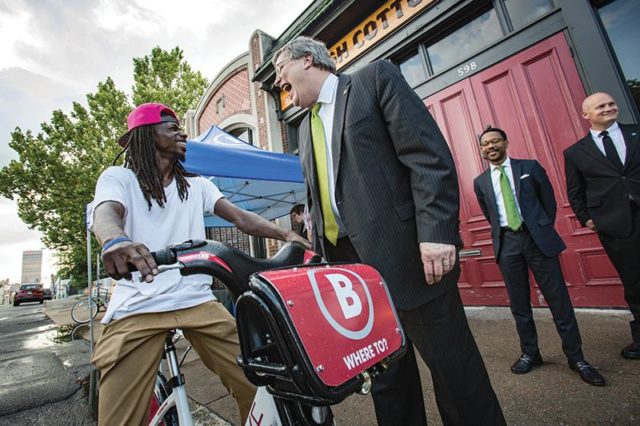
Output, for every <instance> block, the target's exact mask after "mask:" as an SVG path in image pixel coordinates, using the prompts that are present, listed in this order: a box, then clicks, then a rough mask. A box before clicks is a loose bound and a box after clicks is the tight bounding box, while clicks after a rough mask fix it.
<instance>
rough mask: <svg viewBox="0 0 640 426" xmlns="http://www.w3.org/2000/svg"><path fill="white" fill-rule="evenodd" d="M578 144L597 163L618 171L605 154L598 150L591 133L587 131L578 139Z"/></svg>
mask: <svg viewBox="0 0 640 426" xmlns="http://www.w3.org/2000/svg"><path fill="white" fill-rule="evenodd" d="M578 145H579V146H580V148H582V150H583V151H584V152H585V153H586V154H587V155H589V156H591V157H593V158H594V159H595V160H596V161H597V162H598V163H600V164H604V165H605V166H606V167H609V168H611V169H613V170H615V171H619V169H618V168H617V167H616V166H615V165H614V164H613V163H612V162H611V161H609V159H608V158H607V156H606V155H604V154H603V153H602V151H600V149H599V148H598V146H597V145H596V143H595V142H594V141H593V138H592V137H591V133H587V135H586V136H585V137H584V138H582V139H580V141H579V142H578Z"/></svg>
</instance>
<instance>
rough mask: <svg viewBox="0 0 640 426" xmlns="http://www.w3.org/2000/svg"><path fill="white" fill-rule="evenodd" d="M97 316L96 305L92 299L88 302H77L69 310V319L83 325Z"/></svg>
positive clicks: (83, 300) (84, 300) (85, 300)
mask: <svg viewBox="0 0 640 426" xmlns="http://www.w3.org/2000/svg"><path fill="white" fill-rule="evenodd" d="M96 315H98V304H97V303H96V301H95V300H94V299H91V302H89V301H88V300H87V299H82V300H78V301H77V302H76V304H75V305H73V308H71V319H73V320H74V321H75V322H78V323H80V324H83V323H85V322H89V320H91V319H93V318H95V317H96Z"/></svg>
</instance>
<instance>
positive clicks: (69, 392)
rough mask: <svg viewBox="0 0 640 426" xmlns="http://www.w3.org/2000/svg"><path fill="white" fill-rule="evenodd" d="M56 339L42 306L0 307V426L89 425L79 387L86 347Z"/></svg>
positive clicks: (86, 363)
mask: <svg viewBox="0 0 640 426" xmlns="http://www.w3.org/2000/svg"><path fill="white" fill-rule="evenodd" d="M57 337H59V336H58V332H57V326H56V325H55V324H53V323H52V322H51V321H50V320H49V319H48V318H47V317H46V316H45V315H44V305H41V304H39V303H37V302H35V303H25V304H22V305H20V306H16V307H14V306H12V305H0V377H2V382H1V384H0V425H24V424H33V425H63V424H64V425H93V424H94V422H93V421H92V420H91V416H90V415H89V411H88V408H87V402H86V401H87V400H86V398H85V390H84V389H83V385H82V383H81V379H83V378H85V377H87V376H88V374H89V357H88V352H89V348H88V345H87V343H86V342H66V343H56V340H57Z"/></svg>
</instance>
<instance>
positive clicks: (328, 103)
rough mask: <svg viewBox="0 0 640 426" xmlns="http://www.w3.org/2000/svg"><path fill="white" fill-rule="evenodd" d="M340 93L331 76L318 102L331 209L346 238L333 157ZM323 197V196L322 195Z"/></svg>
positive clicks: (336, 82)
mask: <svg viewBox="0 0 640 426" xmlns="http://www.w3.org/2000/svg"><path fill="white" fill-rule="evenodd" d="M337 92H338V77H337V76H336V75H335V74H329V76H328V77H327V79H326V80H325V81H324V84H323V85H322V88H321V89H320V94H318V102H317V103H319V104H320V109H319V110H318V116H319V117H320V120H322V127H323V128H324V140H325V142H326V145H327V152H326V154H327V176H328V177H329V197H330V199H331V209H332V210H333V214H334V215H335V217H336V222H337V223H338V228H339V229H340V233H339V236H340V237H342V236H344V235H345V234H346V233H345V230H344V229H345V228H344V225H343V224H342V220H341V219H340V214H339V213H338V207H337V204H336V182H335V179H334V175H333V155H332V152H333V151H332V149H331V147H332V144H333V141H332V135H333V116H334V112H335V109H336V93H337ZM321 196H322V194H321Z"/></svg>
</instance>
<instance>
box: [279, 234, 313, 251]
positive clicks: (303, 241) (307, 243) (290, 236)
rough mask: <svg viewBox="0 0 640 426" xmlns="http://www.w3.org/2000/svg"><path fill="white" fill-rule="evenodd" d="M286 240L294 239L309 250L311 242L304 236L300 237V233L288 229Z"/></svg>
mask: <svg viewBox="0 0 640 426" xmlns="http://www.w3.org/2000/svg"><path fill="white" fill-rule="evenodd" d="M285 240H286V241H292V242H293V241H295V242H297V243H300V244H302V245H304V246H305V247H306V248H308V249H309V250H311V242H310V241H309V240H307V239H306V238H304V237H301V236H300V235H298V234H296V233H295V232H293V231H289V232H287V236H286V238H285Z"/></svg>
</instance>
